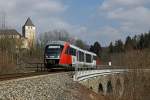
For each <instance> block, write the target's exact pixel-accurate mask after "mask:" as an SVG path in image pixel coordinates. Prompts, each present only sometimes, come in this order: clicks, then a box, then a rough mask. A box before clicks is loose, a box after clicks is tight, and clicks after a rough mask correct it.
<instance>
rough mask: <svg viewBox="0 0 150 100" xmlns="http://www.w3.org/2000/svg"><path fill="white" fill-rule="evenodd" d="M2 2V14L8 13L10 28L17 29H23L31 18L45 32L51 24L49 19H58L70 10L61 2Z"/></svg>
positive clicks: (19, 0)
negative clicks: (28, 18)
mask: <svg viewBox="0 0 150 100" xmlns="http://www.w3.org/2000/svg"><path fill="white" fill-rule="evenodd" d="M0 2H1V3H0V9H1V11H0V12H5V13H6V20H7V24H8V26H11V27H13V28H16V27H17V29H20V28H21V26H22V25H23V24H24V23H25V21H26V19H27V17H31V19H32V20H33V22H34V23H35V25H37V27H38V28H41V29H42V30H44V29H45V27H46V26H48V24H49V23H48V22H49V18H57V17H56V16H58V15H61V14H62V13H64V12H65V11H66V10H67V8H68V6H67V5H65V4H64V3H63V2H62V1H61V0H43V1H41V0H23V1H22V0H0ZM39 22H41V23H39ZM44 22H45V23H44ZM44 24H45V25H44ZM39 30H40V29H39Z"/></svg>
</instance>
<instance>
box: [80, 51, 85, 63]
mask: <svg viewBox="0 0 150 100" xmlns="http://www.w3.org/2000/svg"><path fill="white" fill-rule="evenodd" d="M79 61H80V62H84V53H83V52H81V51H79Z"/></svg>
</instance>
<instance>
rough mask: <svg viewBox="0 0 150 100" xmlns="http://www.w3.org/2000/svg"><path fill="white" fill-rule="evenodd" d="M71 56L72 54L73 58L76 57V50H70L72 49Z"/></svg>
mask: <svg viewBox="0 0 150 100" xmlns="http://www.w3.org/2000/svg"><path fill="white" fill-rule="evenodd" d="M69 54H70V55H73V56H76V49H74V48H70V49H69Z"/></svg>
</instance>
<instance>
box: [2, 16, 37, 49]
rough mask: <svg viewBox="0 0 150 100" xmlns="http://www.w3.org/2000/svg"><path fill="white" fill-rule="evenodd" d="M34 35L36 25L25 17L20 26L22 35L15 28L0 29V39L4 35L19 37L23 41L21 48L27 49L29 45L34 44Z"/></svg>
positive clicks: (32, 45)
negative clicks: (23, 22)
mask: <svg viewBox="0 0 150 100" xmlns="http://www.w3.org/2000/svg"><path fill="white" fill-rule="evenodd" d="M35 35H36V27H35V25H34V24H33V23H32V21H31V19H30V18H28V19H27V21H26V22H25V24H24V25H23V27H22V35H21V34H20V33H19V32H17V30H16V29H0V39H1V38H4V37H7V38H14V39H20V40H22V42H23V45H22V48H27V49H30V48H31V47H34V46H35V42H36V38H35Z"/></svg>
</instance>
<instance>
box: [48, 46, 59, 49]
mask: <svg viewBox="0 0 150 100" xmlns="http://www.w3.org/2000/svg"><path fill="white" fill-rule="evenodd" d="M48 48H51V49H55V48H60V46H49V47H48Z"/></svg>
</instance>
